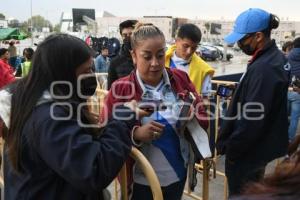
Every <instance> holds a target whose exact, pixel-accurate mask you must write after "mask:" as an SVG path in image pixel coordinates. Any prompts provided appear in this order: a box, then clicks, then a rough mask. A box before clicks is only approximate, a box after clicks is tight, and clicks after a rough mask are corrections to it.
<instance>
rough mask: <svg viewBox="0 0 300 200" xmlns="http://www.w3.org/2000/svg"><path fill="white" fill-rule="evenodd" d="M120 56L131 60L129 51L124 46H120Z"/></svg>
mask: <svg viewBox="0 0 300 200" xmlns="http://www.w3.org/2000/svg"><path fill="white" fill-rule="evenodd" d="M120 55H121V56H124V57H126V58H127V59H128V60H132V57H131V54H130V51H129V49H127V48H125V45H124V44H122V46H121V50H120Z"/></svg>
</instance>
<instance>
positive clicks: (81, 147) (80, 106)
mask: <svg viewBox="0 0 300 200" xmlns="http://www.w3.org/2000/svg"><path fill="white" fill-rule="evenodd" d="M92 63H93V59H92V51H91V49H90V48H89V47H88V46H87V45H86V44H85V43H84V42H83V41H82V40H80V39H78V38H76V37H73V36H70V35H67V34H54V35H51V36H49V37H47V38H46V39H45V40H44V41H43V42H42V43H40V44H39V45H38V47H37V50H36V52H35V54H34V56H33V60H32V69H31V70H30V72H29V74H28V76H26V77H24V78H22V79H20V80H18V81H17V82H15V83H14V84H13V85H10V86H9V87H8V88H6V89H5V90H2V91H0V109H1V118H2V119H3V121H4V122H5V125H6V127H7V131H6V134H4V138H5V153H4V181H5V198H6V199H10V200H13V199H18V200H20V199H43V200H45V199H51V200H52V199H72V200H77V199H88V200H91V199H97V200H98V199H103V195H102V189H103V188H105V187H106V186H107V185H108V184H110V182H111V181H112V180H113V179H114V177H116V175H117V173H118V172H119V170H120V169H121V167H122V165H123V163H124V161H125V160H126V158H127V156H128V154H129V152H130V149H131V141H130V138H129V130H131V129H132V127H133V125H134V123H135V120H134V118H131V119H130V120H127V121H119V120H115V119H112V120H110V121H109V122H108V124H107V126H106V127H105V128H102V129H100V128H98V127H97V126H96V124H97V121H96V120H94V119H95V118H94V117H93V116H91V115H90V114H89V112H88V109H87V106H86V98H88V97H89V96H91V95H93V93H94V92H95V89H96V86H97V82H96V78H95V76H94V74H93V73H92V71H91V66H92ZM10 99H11V100H10ZM5 102H6V104H5ZM10 106H11V108H10ZM121 107H122V108H123V107H124V106H121ZM9 108H10V109H9ZM123 109H125V110H126V109H127V110H128V108H126V107H124V108H123ZM2 111H6V113H4V112H2ZM119 114H120V115H129V114H131V115H132V114H133V116H134V113H132V111H131V110H128V111H127V112H123V113H119Z"/></svg>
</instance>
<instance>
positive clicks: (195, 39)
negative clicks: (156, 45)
mask: <svg viewBox="0 0 300 200" xmlns="http://www.w3.org/2000/svg"><path fill="white" fill-rule="evenodd" d="M201 36H202V35H201V31H200V29H199V28H198V27H197V26H196V25H194V24H183V25H182V26H181V27H180V28H179V29H178V32H177V36H176V40H175V45H173V46H171V47H170V48H169V49H168V51H167V52H166V67H170V68H177V69H179V70H182V71H184V72H186V73H187V74H188V75H189V77H190V79H191V81H192V82H193V84H194V86H195V87H196V90H197V92H199V93H201V94H203V95H206V94H208V93H209V91H210V88H211V83H210V81H211V77H212V76H213V74H214V69H213V68H212V67H211V66H209V65H208V64H207V63H206V62H204V61H203V60H202V59H201V58H200V57H199V56H198V55H197V54H196V53H195V51H196V49H197V47H198V44H199V42H200V41H201Z"/></svg>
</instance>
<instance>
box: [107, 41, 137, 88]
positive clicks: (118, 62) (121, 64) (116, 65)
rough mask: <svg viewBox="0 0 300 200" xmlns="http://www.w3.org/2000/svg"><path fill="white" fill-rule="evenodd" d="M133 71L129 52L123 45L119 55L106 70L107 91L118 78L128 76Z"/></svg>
mask: <svg viewBox="0 0 300 200" xmlns="http://www.w3.org/2000/svg"><path fill="white" fill-rule="evenodd" d="M133 69H134V65H133V62H132V57H131V54H130V52H129V50H128V49H127V48H126V47H125V46H124V45H123V46H122V48H121V51H120V54H119V55H117V56H116V57H114V58H113V59H112V60H111V62H110V65H109V68H108V77H107V89H108V90H109V89H110V87H111V85H112V83H113V82H114V81H116V80H118V79H119V78H122V77H125V76H127V75H129V74H130V73H131V72H132V70H133Z"/></svg>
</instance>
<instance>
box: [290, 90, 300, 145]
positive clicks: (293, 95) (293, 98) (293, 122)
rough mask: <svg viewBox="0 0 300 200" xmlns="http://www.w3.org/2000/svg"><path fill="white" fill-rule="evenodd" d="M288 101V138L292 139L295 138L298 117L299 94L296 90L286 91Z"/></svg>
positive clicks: (299, 112) (299, 110)
mask: <svg viewBox="0 0 300 200" xmlns="http://www.w3.org/2000/svg"><path fill="white" fill-rule="evenodd" d="M288 102H289V106H290V109H291V118H290V126H289V140H290V141H292V140H293V139H294V138H295V135H296V131H297V127H298V121H299V117H300V94H299V93H297V92H288Z"/></svg>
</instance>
